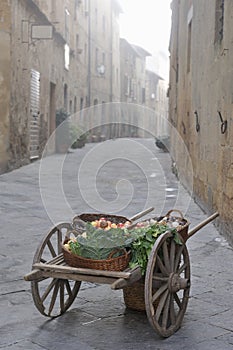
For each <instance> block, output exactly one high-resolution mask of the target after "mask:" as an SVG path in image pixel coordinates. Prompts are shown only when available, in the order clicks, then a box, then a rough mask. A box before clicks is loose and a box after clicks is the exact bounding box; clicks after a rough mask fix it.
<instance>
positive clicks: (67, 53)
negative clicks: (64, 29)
mask: <svg viewBox="0 0 233 350" xmlns="http://www.w3.org/2000/svg"><path fill="white" fill-rule="evenodd" d="M64 57H65V69H67V70H69V67H70V48H69V45H67V44H65V46H64Z"/></svg>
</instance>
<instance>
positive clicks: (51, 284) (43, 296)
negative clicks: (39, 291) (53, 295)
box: [41, 278, 57, 301]
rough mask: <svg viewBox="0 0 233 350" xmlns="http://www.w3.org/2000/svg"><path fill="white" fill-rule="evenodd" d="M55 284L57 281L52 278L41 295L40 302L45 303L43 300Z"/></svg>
mask: <svg viewBox="0 0 233 350" xmlns="http://www.w3.org/2000/svg"><path fill="white" fill-rule="evenodd" d="M56 282H57V279H56V278H54V279H53V280H52V281H51V282H50V284H49V285H48V286H47V288H46V290H45V292H44V293H43V295H42V297H41V300H42V301H45V299H46V298H47V296H48V295H49V294H50V292H51V290H52V289H53V288H54V286H55V284H56Z"/></svg>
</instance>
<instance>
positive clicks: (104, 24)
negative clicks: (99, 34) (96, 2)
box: [102, 16, 106, 34]
mask: <svg viewBox="0 0 233 350" xmlns="http://www.w3.org/2000/svg"><path fill="white" fill-rule="evenodd" d="M102 25H103V34H105V30H106V19H105V16H103V22H102Z"/></svg>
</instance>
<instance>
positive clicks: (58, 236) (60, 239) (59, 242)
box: [57, 230, 62, 254]
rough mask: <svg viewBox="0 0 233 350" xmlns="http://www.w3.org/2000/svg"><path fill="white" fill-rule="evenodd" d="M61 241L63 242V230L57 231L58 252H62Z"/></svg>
mask: <svg viewBox="0 0 233 350" xmlns="http://www.w3.org/2000/svg"><path fill="white" fill-rule="evenodd" d="M61 242H62V232H61V231H60V230H58V231H57V243H58V245H57V251H58V254H60V253H61V252H62V248H61Z"/></svg>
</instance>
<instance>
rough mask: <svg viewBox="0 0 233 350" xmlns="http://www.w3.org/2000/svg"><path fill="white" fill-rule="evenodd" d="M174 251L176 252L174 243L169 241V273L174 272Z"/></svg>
mask: <svg viewBox="0 0 233 350" xmlns="http://www.w3.org/2000/svg"><path fill="white" fill-rule="evenodd" d="M175 250H176V243H175V241H174V240H172V241H171V247H170V266H171V271H174V263H175Z"/></svg>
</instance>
